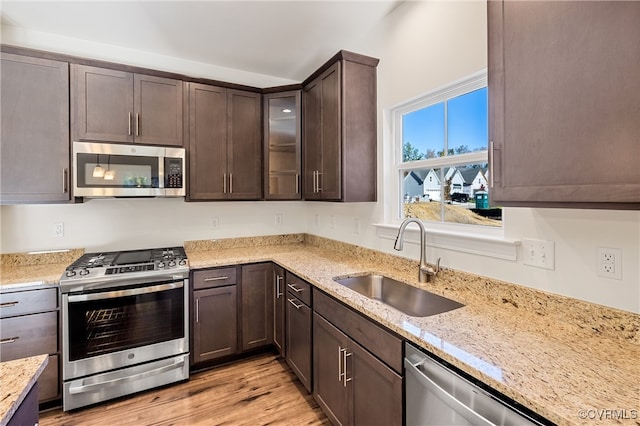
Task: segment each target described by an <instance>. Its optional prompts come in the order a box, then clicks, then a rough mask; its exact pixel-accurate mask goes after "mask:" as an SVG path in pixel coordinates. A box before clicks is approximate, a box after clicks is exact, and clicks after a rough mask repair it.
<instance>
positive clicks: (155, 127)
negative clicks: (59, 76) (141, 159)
mask: <svg viewBox="0 0 640 426" xmlns="http://www.w3.org/2000/svg"><path fill="white" fill-rule="evenodd" d="M71 80H72V85H71V97H72V109H71V112H72V120H73V121H72V136H73V139H74V140H78V141H102V142H122V143H143V144H148V145H163V146H182V145H183V128H182V121H183V111H182V105H183V83H182V81H181V80H175V79H170V78H164V77H156V76H150V75H143V74H134V73H130V72H124V71H117V70H111V69H106V68H98V67H91V66H86V65H78V64H72V65H71Z"/></svg>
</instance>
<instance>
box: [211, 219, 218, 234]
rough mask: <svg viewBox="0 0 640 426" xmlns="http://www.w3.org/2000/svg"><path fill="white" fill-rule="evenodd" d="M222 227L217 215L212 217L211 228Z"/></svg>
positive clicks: (215, 229)
mask: <svg viewBox="0 0 640 426" xmlns="http://www.w3.org/2000/svg"><path fill="white" fill-rule="evenodd" d="M219 228H220V220H219V219H218V218H217V217H212V218H211V229H212V230H214V231H217V230H218V229H219Z"/></svg>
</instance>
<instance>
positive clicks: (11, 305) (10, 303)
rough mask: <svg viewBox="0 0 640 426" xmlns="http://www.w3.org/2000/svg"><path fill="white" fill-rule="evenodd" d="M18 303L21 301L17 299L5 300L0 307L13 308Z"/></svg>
mask: <svg viewBox="0 0 640 426" xmlns="http://www.w3.org/2000/svg"><path fill="white" fill-rule="evenodd" d="M18 303H20V302H18V301H16V302H3V303H0V308H12V307H14V306H16V305H17V304H18Z"/></svg>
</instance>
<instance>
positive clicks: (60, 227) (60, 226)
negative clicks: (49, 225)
mask: <svg viewBox="0 0 640 426" xmlns="http://www.w3.org/2000/svg"><path fill="white" fill-rule="evenodd" d="M53 235H55V236H56V237H64V223H63V222H58V223H54V224H53Z"/></svg>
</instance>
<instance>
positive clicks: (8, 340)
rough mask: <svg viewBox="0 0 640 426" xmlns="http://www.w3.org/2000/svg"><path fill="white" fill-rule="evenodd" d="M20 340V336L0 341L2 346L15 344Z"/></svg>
mask: <svg viewBox="0 0 640 426" xmlns="http://www.w3.org/2000/svg"><path fill="white" fill-rule="evenodd" d="M19 338H20V337H19V336H14V337H9V338H7V339H2V340H0V345H4V344H5V343H13V342H15V341H16V340H18V339H19Z"/></svg>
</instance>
